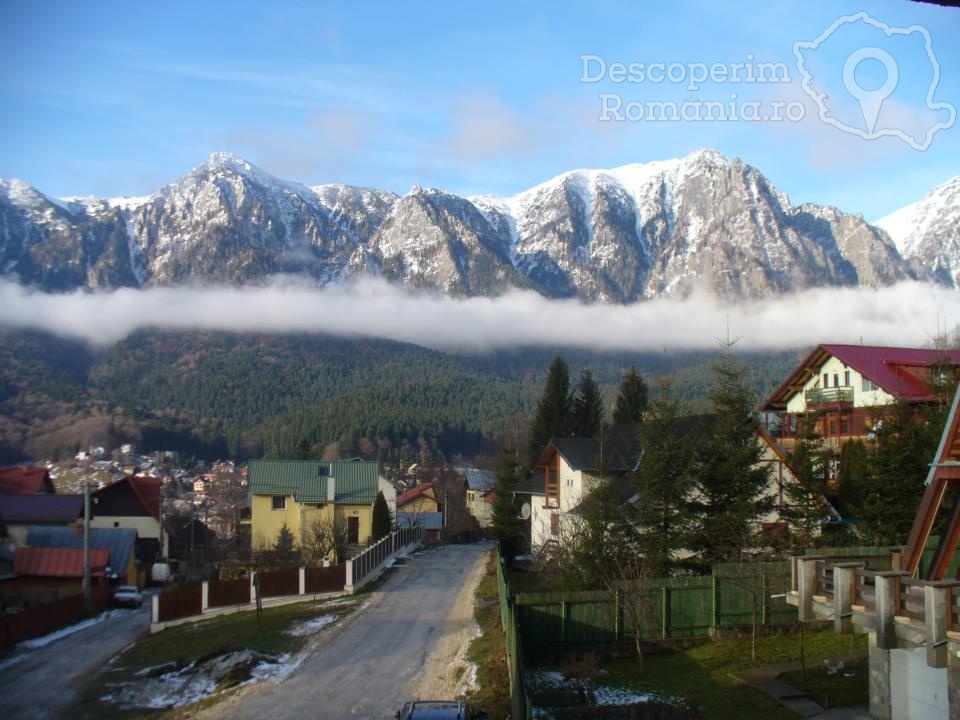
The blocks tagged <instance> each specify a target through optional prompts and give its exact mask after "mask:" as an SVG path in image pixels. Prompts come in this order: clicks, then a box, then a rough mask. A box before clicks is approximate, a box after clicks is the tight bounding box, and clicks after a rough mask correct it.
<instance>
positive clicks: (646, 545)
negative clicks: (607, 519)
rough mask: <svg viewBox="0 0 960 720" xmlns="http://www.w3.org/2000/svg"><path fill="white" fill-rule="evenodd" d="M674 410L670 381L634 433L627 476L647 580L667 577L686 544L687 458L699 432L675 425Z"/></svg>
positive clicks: (689, 481)
mask: <svg viewBox="0 0 960 720" xmlns="http://www.w3.org/2000/svg"><path fill="white" fill-rule="evenodd" d="M678 407H679V406H678V403H677V400H676V399H675V398H674V397H673V396H672V395H671V392H670V381H669V380H666V379H665V380H663V381H662V382H661V392H660V395H659V396H658V397H657V398H656V399H655V400H654V401H653V404H652V406H651V417H650V419H649V421H648V422H645V423H644V424H643V425H642V426H641V427H640V432H639V436H640V437H639V439H640V447H641V448H643V450H642V453H641V455H640V461H639V464H638V466H637V470H636V472H635V473H634V475H633V478H632V480H633V487H634V489H635V490H636V494H637V496H638V499H637V501H636V502H635V503H634V504H633V505H632V506H631V508H632V515H633V521H634V522H633V524H634V526H635V527H636V528H637V529H638V530H637V531H638V533H639V544H640V548H641V552H642V553H643V555H644V557H645V558H646V560H647V572H648V574H649V575H650V576H652V577H663V576H666V575H669V574H670V573H671V571H672V569H673V567H674V559H675V558H676V556H677V555H678V553H679V552H680V551H682V550H683V549H684V548H686V547H688V545H689V543H688V541H689V533H690V529H691V528H690V514H689V509H688V498H689V497H690V493H691V490H692V485H693V477H692V473H691V469H692V463H691V458H692V456H693V440H694V439H695V438H696V437H697V436H698V435H699V433H698V432H693V431H691V430H690V429H689V428H682V427H681V423H680V418H679V413H678Z"/></svg>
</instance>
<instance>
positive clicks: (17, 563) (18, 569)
mask: <svg viewBox="0 0 960 720" xmlns="http://www.w3.org/2000/svg"><path fill="white" fill-rule="evenodd" d="M109 559H110V551H109V550H101V549H96V550H94V549H91V550H90V574H91V577H95V578H96V577H102V576H103V574H104V572H105V570H106V567H107V562H108V561H109ZM13 572H14V573H15V574H16V575H20V576H28V577H41V578H81V577H83V548H48V547H18V548H17V549H16V551H15V553H14V556H13Z"/></svg>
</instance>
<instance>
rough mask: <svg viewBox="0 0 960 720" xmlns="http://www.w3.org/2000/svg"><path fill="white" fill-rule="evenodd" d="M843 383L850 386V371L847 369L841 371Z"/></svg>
mask: <svg viewBox="0 0 960 720" xmlns="http://www.w3.org/2000/svg"><path fill="white" fill-rule="evenodd" d="M843 384H844V385H846V386H848V387H849V386H850V371H849V370H844V371H843Z"/></svg>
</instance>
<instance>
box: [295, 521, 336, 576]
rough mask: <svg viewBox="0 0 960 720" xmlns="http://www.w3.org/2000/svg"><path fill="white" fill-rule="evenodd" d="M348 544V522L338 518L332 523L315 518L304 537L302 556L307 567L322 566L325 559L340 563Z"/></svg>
mask: <svg viewBox="0 0 960 720" xmlns="http://www.w3.org/2000/svg"><path fill="white" fill-rule="evenodd" d="M346 544H347V521H346V519H345V518H342V517H337V518H334V519H333V520H332V521H331V520H329V519H327V518H323V517H319V518H314V519H313V520H312V521H311V522H310V524H309V525H308V526H307V529H306V532H305V533H304V535H303V547H302V549H301V554H302V557H303V562H304V563H305V564H307V565H312V566H317V565H322V564H323V560H324V558H326V559H329V560H331V561H335V562H336V561H339V560H340V559H341V558H342V557H343V551H344V548H345V547H346Z"/></svg>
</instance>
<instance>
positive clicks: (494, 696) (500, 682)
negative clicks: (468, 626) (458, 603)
mask: <svg viewBox="0 0 960 720" xmlns="http://www.w3.org/2000/svg"><path fill="white" fill-rule="evenodd" d="M475 597H476V604H475V606H474V615H475V617H476V619H477V624H478V625H479V626H480V631H481V635H480V637H478V638H476V639H474V640H473V642H471V643H470V648H469V650H468V651H467V659H469V660H470V662H472V663H474V664H476V666H477V685H478V689H477V690H476V691H474V692H472V693H470V695H469V696H468V697H467V701H468V702H469V703H470V706H471V707H473V708H475V709H478V710H486V711H487V713H489V715H490V717H491V718H504V717H507V716H508V715H509V714H510V675H509V673H508V671H507V658H506V640H505V638H504V635H503V628H501V627H500V601H499V596H498V594H497V566H496V552H495V551H493V552H491V553H490V559H489V560H488V561H487V568H486V572H485V573H484V575H483V578H482V579H481V580H480V584H479V585H478V586H477V592H476V596H475Z"/></svg>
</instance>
